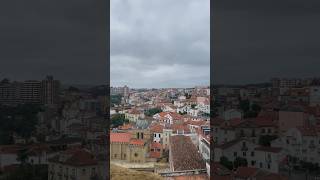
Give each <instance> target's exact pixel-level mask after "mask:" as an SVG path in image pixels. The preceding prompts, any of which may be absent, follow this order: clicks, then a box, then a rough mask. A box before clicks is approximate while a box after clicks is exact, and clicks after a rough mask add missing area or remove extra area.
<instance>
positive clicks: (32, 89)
mask: <svg viewBox="0 0 320 180" xmlns="http://www.w3.org/2000/svg"><path fill="white" fill-rule="evenodd" d="M20 98H21V102H22V103H26V104H40V103H41V82H40V81H35V80H28V81H24V82H23V83H22V87H21V90H20Z"/></svg>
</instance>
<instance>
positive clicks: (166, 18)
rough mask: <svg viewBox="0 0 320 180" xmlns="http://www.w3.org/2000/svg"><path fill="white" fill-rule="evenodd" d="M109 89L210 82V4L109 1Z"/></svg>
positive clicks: (166, 0)
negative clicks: (110, 86)
mask: <svg viewBox="0 0 320 180" xmlns="http://www.w3.org/2000/svg"><path fill="white" fill-rule="evenodd" d="M110 21H111V22H110V26H111V27H110V28H111V33H110V38H111V42H110V43H111V44H110V46H111V56H110V58H111V62H110V68H111V77H110V78H111V79H110V80H111V85H112V86H123V85H128V86H129V87H155V88H157V87H193V86H196V85H209V81H210V57H209V56H210V6H209V0H111V19H110Z"/></svg>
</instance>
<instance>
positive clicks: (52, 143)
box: [0, 76, 108, 180]
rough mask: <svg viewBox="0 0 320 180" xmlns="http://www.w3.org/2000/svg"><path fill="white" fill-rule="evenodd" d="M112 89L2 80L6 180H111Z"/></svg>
mask: <svg viewBox="0 0 320 180" xmlns="http://www.w3.org/2000/svg"><path fill="white" fill-rule="evenodd" d="M106 97H107V96H106V86H103V85H102V86H90V87H86V88H83V87H76V86H70V85H64V84H63V82H62V83H61V82H60V81H59V80H56V79H54V78H53V76H47V77H45V78H44V79H43V80H26V81H21V82H17V81H10V80H8V79H3V80H2V81H1V82H0V107H1V111H0V133H1V137H0V172H1V173H0V179H6V180H7V179H12V180H13V179H34V180H37V179H39V180H44V179H48V180H60V179H74V180H105V179H107V171H106V169H108V158H107V156H106V152H107V150H106V149H107V144H106V143H107V142H106V137H107V135H106V133H107V130H108V129H107V127H108V124H107V123H108V122H107V121H106V118H105V114H106V110H107V107H108V105H107V101H106V100H107V99H106Z"/></svg>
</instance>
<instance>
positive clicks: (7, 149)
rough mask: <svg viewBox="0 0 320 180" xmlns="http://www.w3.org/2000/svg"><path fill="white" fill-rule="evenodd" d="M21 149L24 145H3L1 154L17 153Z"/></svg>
mask: <svg viewBox="0 0 320 180" xmlns="http://www.w3.org/2000/svg"><path fill="white" fill-rule="evenodd" d="M21 149H22V146H20V145H1V146H0V153H1V154H17V153H18V152H19V150H21Z"/></svg>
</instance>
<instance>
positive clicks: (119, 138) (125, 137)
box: [110, 133, 132, 143]
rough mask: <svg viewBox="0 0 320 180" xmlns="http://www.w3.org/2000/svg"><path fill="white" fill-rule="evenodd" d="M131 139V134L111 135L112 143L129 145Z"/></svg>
mask: <svg viewBox="0 0 320 180" xmlns="http://www.w3.org/2000/svg"><path fill="white" fill-rule="evenodd" d="M131 137H132V135H131V134H130V133H110V142H120V143H129V142H130V139H131Z"/></svg>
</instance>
